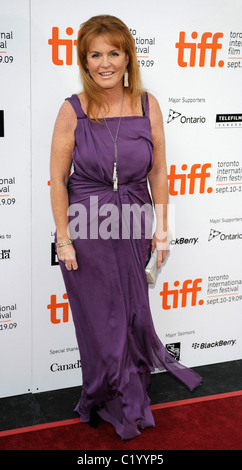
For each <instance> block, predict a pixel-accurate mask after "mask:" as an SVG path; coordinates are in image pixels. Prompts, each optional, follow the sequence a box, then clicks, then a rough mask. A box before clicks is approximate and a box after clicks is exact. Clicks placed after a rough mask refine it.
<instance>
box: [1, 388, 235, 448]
mask: <svg viewBox="0 0 242 470" xmlns="http://www.w3.org/2000/svg"><path fill="white" fill-rule="evenodd" d="M151 409H152V411H153V414H154V418H155V422H156V427H155V428H147V429H145V430H143V431H142V433H141V435H140V436H138V437H137V438H135V439H131V440H129V441H122V440H121V439H120V438H119V437H118V436H117V435H116V433H115V431H114V429H113V427H112V426H111V425H110V424H108V423H106V422H103V421H102V422H101V423H100V425H99V427H98V428H97V429H91V428H90V427H89V426H88V425H87V424H81V423H80V422H79V419H74V420H68V421H63V422H57V423H46V424H44V425H38V426H31V427H29V428H21V429H17V430H16V429H15V430H12V431H3V432H0V449H1V450H127V451H129V450H164V451H165V450H241V449H242V391H239V392H232V393H229V394H221V395H213V396H209V397H201V398H194V399H191V400H182V401H177V402H171V403H165V404H161V405H154V406H152V407H151Z"/></svg>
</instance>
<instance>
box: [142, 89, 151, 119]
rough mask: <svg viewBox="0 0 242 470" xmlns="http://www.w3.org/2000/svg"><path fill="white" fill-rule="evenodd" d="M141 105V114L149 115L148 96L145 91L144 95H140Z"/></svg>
mask: <svg viewBox="0 0 242 470" xmlns="http://www.w3.org/2000/svg"><path fill="white" fill-rule="evenodd" d="M141 105H142V113H143V116H148V117H149V98H148V93H147V92H145V93H144V95H142V97H141Z"/></svg>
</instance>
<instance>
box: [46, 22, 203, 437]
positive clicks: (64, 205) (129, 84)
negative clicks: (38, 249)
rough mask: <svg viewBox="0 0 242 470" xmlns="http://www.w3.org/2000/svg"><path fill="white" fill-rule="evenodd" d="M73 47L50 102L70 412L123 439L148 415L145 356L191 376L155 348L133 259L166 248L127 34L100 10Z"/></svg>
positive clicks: (147, 99)
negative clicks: (71, 373)
mask: <svg viewBox="0 0 242 470" xmlns="http://www.w3.org/2000/svg"><path fill="white" fill-rule="evenodd" d="M77 54H78V61H79V66H80V72H81V77H82V81H83V92H81V93H80V94H79V95H72V96H71V97H70V98H68V99H67V100H66V101H65V102H64V104H63V105H62V106H61V109H60V111H59V114H58V117H57V120H56V124H55V129H54V133H53V140H52V150H51V201H52V209H53V215H54V219H55V224H56V242H57V255H58V258H59V261H60V267H61V270H62V274H63V278H64V282H65V285H66V289H67V293H68V298H69V303H70V307H71V310H72V315H73V320H74V324H75V330H76V336H77V341H78V346H79V349H80V356H81V361H82V375H83V384H82V395H81V399H80V401H79V403H78V405H77V407H76V411H78V412H79V414H80V416H81V421H82V422H89V424H91V425H92V426H96V425H97V423H98V419H97V418H100V417H101V418H103V419H104V420H107V421H109V422H110V423H112V424H113V425H114V427H115V430H116V432H117V434H118V435H119V436H120V437H121V438H122V439H130V438H133V437H135V436H137V435H139V434H140V429H143V428H145V427H147V426H154V419H153V416H152V414H151V411H150V408H149V398H148V395H147V389H148V387H149V383H150V374H151V371H153V370H154V368H155V367H158V368H160V370H165V369H166V370H169V371H171V372H172V373H173V374H174V375H176V376H177V377H178V378H180V379H181V380H182V381H183V382H185V384H186V385H187V386H188V387H189V388H190V389H191V390H192V389H193V388H194V387H196V386H197V385H199V383H200V381H201V377H200V376H198V375H197V374H196V373H195V372H193V371H192V370H189V369H187V368H186V367H184V366H182V365H181V364H179V363H178V362H176V361H175V360H174V359H173V358H172V357H171V356H170V355H169V354H168V352H167V351H166V350H165V348H164V346H163V344H162V343H161V342H160V340H159V338H158V337H157V335H156V332H155V330H154V326H153V322H152V317H151V312H150V307H149V300H148V284H147V281H146V276H145V266H146V264H147V262H148V260H149V257H150V253H151V250H154V249H155V248H156V249H157V254H158V256H157V266H158V268H160V266H161V263H162V262H164V261H165V259H166V256H167V253H168V244H167V239H166V228H167V220H166V217H167V214H166V210H165V209H164V210H161V209H162V208H166V206H167V203H168V190H167V172H166V161H165V150H164V148H165V145H164V132H163V123H162V114H161V111H160V108H159V105H158V102H157V101H156V99H155V98H154V97H153V96H152V95H151V94H147V93H145V92H144V91H143V90H142V88H141V84H140V75H139V68H138V64H137V60H136V52H135V45H134V41H133V38H132V35H131V33H130V31H129V29H128V28H127V27H126V25H125V24H124V23H123V22H122V21H120V20H119V19H117V18H115V17H113V16H108V15H101V16H97V17H93V18H91V19H90V20H88V21H87V22H86V23H84V24H83V25H82V26H81V29H80V31H79V35H78V40H77ZM72 163H73V165H74V171H73V173H72V175H71V176H70V177H69V174H70V169H71V165H72ZM147 176H148V181H149V184H150V189H151V195H152V199H153V204H154V205H155V208H156V230H155V234H154V236H153V237H152V236H151V227H152V219H151V218H150V212H149V211H148V212H147V211H146V212H145V211H144V213H143V209H144V208H146V209H147V207H150V208H152V201H151V197H150V195H149V191H148V188H147ZM131 206H132V207H133V208H134V207H135V208H136V209H137V208H138V209H140V212H139V211H137V212H136V213H135V211H134V212H133V218H132V216H130V219H129V226H128V225H127V220H128V218H127V217H126V218H125V217H123V212H124V209H126V210H127V208H130V207H131ZM141 209H142V210H141ZM141 212H142V213H141ZM110 214H111V216H110ZM129 215H130V214H129ZM144 215H145V216H144ZM126 216H127V212H126ZM131 221H133V226H132V227H130V225H132V224H131ZM97 224H98V225H97ZM147 225H148V229H147ZM98 229H99V230H98ZM138 232H139V233H138ZM127 233H128V236H127ZM137 233H138V235H137ZM147 233H149V234H150V235H147ZM70 237H71V238H70Z"/></svg>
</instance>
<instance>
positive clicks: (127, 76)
mask: <svg viewBox="0 0 242 470" xmlns="http://www.w3.org/2000/svg"><path fill="white" fill-rule="evenodd" d="M128 86H129V72H128V68H127V67H126V70H125V72H124V87H125V88H128Z"/></svg>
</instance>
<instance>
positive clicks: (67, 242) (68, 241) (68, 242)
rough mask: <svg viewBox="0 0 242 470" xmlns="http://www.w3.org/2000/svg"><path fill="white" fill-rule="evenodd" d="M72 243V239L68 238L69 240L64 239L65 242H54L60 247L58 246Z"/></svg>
mask: <svg viewBox="0 0 242 470" xmlns="http://www.w3.org/2000/svg"><path fill="white" fill-rule="evenodd" d="M71 243H72V239H71V238H70V239H69V240H66V242H60V243H56V244H55V245H56V247H57V248H58V247H60V246H66V245H70V244H71Z"/></svg>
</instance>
